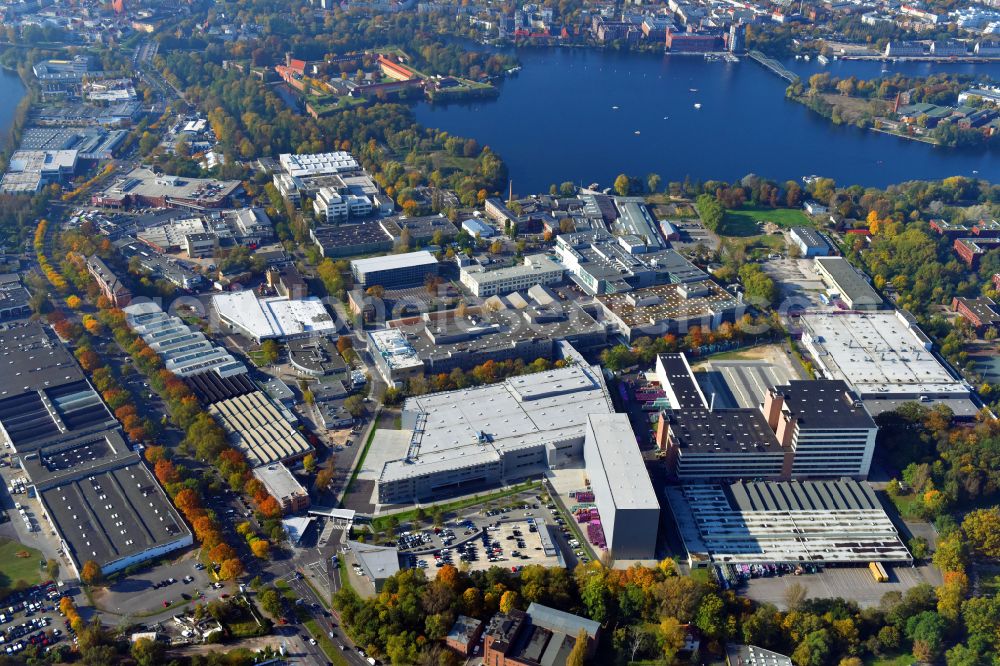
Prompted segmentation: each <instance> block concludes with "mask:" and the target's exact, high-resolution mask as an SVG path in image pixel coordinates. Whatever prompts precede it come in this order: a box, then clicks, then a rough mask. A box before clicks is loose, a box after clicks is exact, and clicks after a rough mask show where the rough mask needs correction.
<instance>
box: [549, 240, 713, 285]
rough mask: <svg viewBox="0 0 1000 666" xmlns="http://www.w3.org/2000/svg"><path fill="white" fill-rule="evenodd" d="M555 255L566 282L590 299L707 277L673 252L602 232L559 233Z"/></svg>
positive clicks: (696, 280) (695, 280)
mask: <svg viewBox="0 0 1000 666" xmlns="http://www.w3.org/2000/svg"><path fill="white" fill-rule="evenodd" d="M555 252H556V256H557V257H558V259H559V262H560V263H561V264H562V265H563V266H564V267H565V268H566V271H567V272H568V274H569V279H571V280H572V281H573V282H575V283H576V284H577V285H579V286H580V288H581V289H583V290H584V291H585V292H587V293H588V294H590V295H592V296H596V295H599V294H614V293H620V292H626V291H632V290H633V289H639V288H642V287H650V286H653V285H656V284H676V283H682V282H698V281H701V280H704V279H706V278H708V275H707V274H705V272H704V271H702V270H701V269H699V268H698V267H696V266H695V265H694V264H692V263H691V262H690V261H688V260H687V259H685V258H684V257H683V256H681V255H680V254H678V253H677V252H675V251H674V250H655V251H649V247H648V246H647V245H646V244H644V243H640V244H639V245H636V244H634V243H632V242H631V241H630V240H629V239H628V238H626V237H614V236H611V235H610V234H608V233H607V232H605V231H588V232H577V233H572V234H560V235H559V236H558V237H557V238H556V247H555Z"/></svg>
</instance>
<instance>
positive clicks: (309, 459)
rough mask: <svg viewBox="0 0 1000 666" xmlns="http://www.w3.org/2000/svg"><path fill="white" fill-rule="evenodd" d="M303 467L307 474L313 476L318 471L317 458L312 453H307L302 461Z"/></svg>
mask: <svg viewBox="0 0 1000 666" xmlns="http://www.w3.org/2000/svg"><path fill="white" fill-rule="evenodd" d="M302 466H303V467H304V468H305V470H306V471H307V472H309V473H310V474H312V473H313V472H315V471H316V456H315V455H313V454H312V453H307V454H306V456H305V458H303V459H302Z"/></svg>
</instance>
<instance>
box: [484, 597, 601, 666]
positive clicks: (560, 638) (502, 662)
mask: <svg viewBox="0 0 1000 666" xmlns="http://www.w3.org/2000/svg"><path fill="white" fill-rule="evenodd" d="M581 631H582V632H586V634H587V651H586V654H587V657H588V658H590V657H592V656H593V654H594V651H595V650H596V649H597V642H598V638H599V634H600V631H601V625H600V623H599V622H594V621H593V620H589V619H587V618H584V617H580V616H579V615H573V614H572V613H567V612H566V611H562V610H558V609H555V608H549V607H548V606H542V605H541V604H539V603H535V602H532V603H531V604H530V605H529V606H528V610H527V611H520V610H517V609H513V610H511V611H510V612H509V613H497V614H496V615H494V616H493V617H492V619H490V622H489V624H488V625H487V627H486V631H485V632H484V642H483V663H484V664H488V665H489V666H558V665H560V664H565V663H566V659H567V658H568V657H569V654H570V653H571V652H572V651H573V648H574V647H575V646H576V641H577V637H578V636H579V635H580V633H581Z"/></svg>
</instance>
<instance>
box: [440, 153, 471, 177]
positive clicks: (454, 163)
mask: <svg viewBox="0 0 1000 666" xmlns="http://www.w3.org/2000/svg"><path fill="white" fill-rule="evenodd" d="M431 161H432V162H433V163H434V168H435V169H438V170H439V171H441V172H444V173H448V172H451V171H474V170H475V169H476V158H475V157H462V156H459V155H451V154H449V153H446V152H444V151H438V152H436V153H433V154H432V155H431Z"/></svg>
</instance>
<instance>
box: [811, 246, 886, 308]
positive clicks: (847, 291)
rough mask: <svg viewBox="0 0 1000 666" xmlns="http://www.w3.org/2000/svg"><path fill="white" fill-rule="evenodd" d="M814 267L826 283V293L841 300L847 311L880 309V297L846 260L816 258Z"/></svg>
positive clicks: (841, 258)
mask: <svg viewBox="0 0 1000 666" xmlns="http://www.w3.org/2000/svg"><path fill="white" fill-rule="evenodd" d="M814 265H815V267H816V272H817V273H819V275H820V277H821V278H823V282H825V283H826V286H827V293H829V294H830V295H831V296H835V297H836V298H839V299H840V300H842V301H843V302H844V305H846V306H847V308H848V309H849V310H878V309H879V308H880V307H882V297H881V296H879V295H878V293H877V292H876V291H875V289H873V288H872V286H871V284H869V283H868V279H867V278H866V277H865V276H864V275H862V274H861V273H859V272H858V270H857V269H856V268H854V266H851V263H850V262H849V261H847V259H844V258H843V257H816V262H815V264H814Z"/></svg>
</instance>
